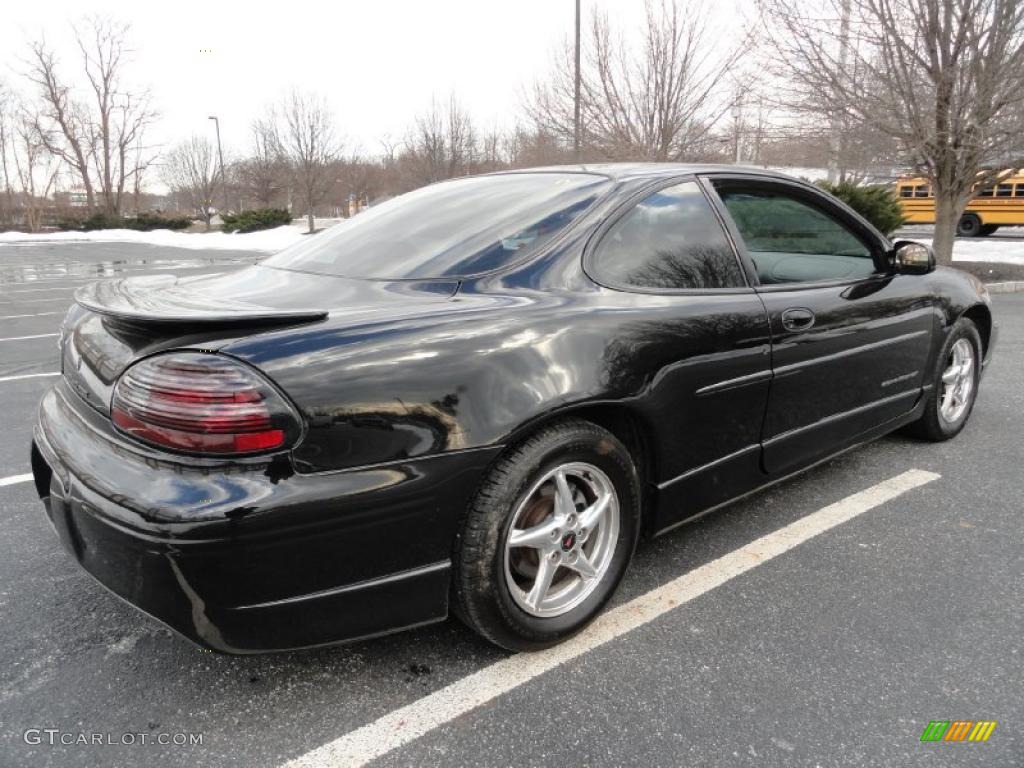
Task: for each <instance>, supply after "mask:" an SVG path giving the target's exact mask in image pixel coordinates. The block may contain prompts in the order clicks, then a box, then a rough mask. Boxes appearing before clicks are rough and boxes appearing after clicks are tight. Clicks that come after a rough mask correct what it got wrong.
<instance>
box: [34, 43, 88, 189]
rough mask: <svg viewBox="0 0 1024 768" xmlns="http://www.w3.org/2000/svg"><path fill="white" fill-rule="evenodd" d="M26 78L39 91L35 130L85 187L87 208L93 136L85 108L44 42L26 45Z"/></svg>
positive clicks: (50, 150) (47, 147) (46, 145)
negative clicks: (40, 106) (28, 52)
mask: <svg viewBox="0 0 1024 768" xmlns="http://www.w3.org/2000/svg"><path fill="white" fill-rule="evenodd" d="M30 50H31V60H30V62H29V70H28V73H27V76H28V79H29V80H30V81H31V82H32V83H33V84H35V86H36V87H37V89H38V91H39V96H40V100H41V102H42V105H43V107H42V109H41V110H40V112H39V113H38V118H39V120H38V123H37V125H36V132H37V134H38V135H39V138H40V141H41V142H42V143H43V145H44V146H45V147H46V149H47V150H48V151H49V152H50V153H51V154H53V155H56V156H57V157H59V158H61V159H62V160H63V161H64V162H65V163H66V164H67V166H68V167H69V168H70V169H71V171H72V172H73V173H74V174H75V176H77V178H78V180H79V181H80V182H81V184H82V188H83V189H84V190H85V196H86V203H87V205H88V206H89V208H93V207H95V205H96V193H95V189H94V187H93V179H92V158H93V151H94V147H93V139H94V132H93V130H92V127H91V124H90V120H89V116H88V110H87V108H86V107H85V105H84V104H82V103H81V102H80V101H78V100H77V99H75V98H73V96H72V94H71V89H70V87H69V86H68V85H67V84H66V83H65V82H64V81H63V80H62V79H61V78H60V76H59V75H58V73H57V61H56V57H55V56H54V54H53V52H52V51H51V50H50V49H49V48H48V47H47V45H46V43H45V42H44V41H36V42H33V43H32V44H31V45H30Z"/></svg>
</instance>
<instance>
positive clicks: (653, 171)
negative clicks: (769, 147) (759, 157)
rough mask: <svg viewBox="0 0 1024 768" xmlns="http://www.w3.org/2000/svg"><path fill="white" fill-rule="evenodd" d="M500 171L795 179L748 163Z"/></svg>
mask: <svg viewBox="0 0 1024 768" xmlns="http://www.w3.org/2000/svg"><path fill="white" fill-rule="evenodd" d="M498 173H594V174H600V175H602V176H607V177H608V178H610V179H615V180H626V179H635V178H652V179H654V178H659V177H662V176H678V175H680V174H687V173H693V174H707V173H743V174H751V175H757V176H766V177H769V178H777V179H787V180H792V179H794V178H795V177H793V176H788V175H786V174H784V173H779V172H778V171H770V170H768V169H766V168H756V167H753V166H747V165H732V164H724V163H580V164H579V165H548V166H542V167H538V168H519V169H515V170H508V171H498Z"/></svg>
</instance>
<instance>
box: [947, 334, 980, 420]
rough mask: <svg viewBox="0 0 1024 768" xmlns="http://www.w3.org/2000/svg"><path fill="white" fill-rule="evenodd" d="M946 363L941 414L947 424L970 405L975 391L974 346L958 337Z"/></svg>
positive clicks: (957, 417) (959, 415) (957, 418)
mask: <svg viewBox="0 0 1024 768" xmlns="http://www.w3.org/2000/svg"><path fill="white" fill-rule="evenodd" d="M946 363H947V365H946V369H945V370H944V371H943V372H942V397H941V398H940V399H939V415H940V416H941V417H942V420H943V421H945V422H946V423H947V424H955V423H956V422H957V421H959V420H960V417H961V416H963V415H964V412H965V411H966V410H967V407H968V406H969V405H970V403H971V395H972V393H973V392H974V346H973V345H972V344H971V342H970V341H968V340H967V339H957V340H956V342H955V343H954V344H953V348H952V349H951V350H950V351H949V359H948V360H947V361H946Z"/></svg>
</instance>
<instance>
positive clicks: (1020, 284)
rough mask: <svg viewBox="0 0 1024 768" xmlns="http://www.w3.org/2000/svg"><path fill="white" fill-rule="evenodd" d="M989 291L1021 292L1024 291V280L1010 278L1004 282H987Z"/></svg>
mask: <svg viewBox="0 0 1024 768" xmlns="http://www.w3.org/2000/svg"><path fill="white" fill-rule="evenodd" d="M985 287H986V288H988V292H989V293H1019V292H1021V291H1024V280H1008V281H1006V282H1003V283H985Z"/></svg>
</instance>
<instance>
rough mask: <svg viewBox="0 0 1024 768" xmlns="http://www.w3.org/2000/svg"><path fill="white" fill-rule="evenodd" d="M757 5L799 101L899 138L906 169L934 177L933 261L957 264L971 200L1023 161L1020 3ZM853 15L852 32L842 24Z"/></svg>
mask: <svg viewBox="0 0 1024 768" xmlns="http://www.w3.org/2000/svg"><path fill="white" fill-rule="evenodd" d="M762 2H763V4H764V7H765V9H766V11H767V12H768V16H769V18H770V19H771V21H772V24H773V28H772V30H771V31H770V33H769V35H768V39H769V40H770V41H771V44H772V46H773V47H774V49H775V51H776V52H777V53H778V55H779V56H780V58H781V60H782V61H783V62H784V65H785V69H786V71H787V73H788V77H789V80H790V89H791V91H792V93H793V99H792V101H793V102H794V103H795V104H796V105H797V106H800V105H802V106H803V107H804V108H805V109H807V110H808V111H809V112H811V113H816V114H818V115H820V116H821V117H822V119H824V120H829V121H831V120H835V119H836V116H839V118H840V119H841V120H845V121H848V122H847V123H846V124H847V125H848V126H850V127H851V128H852V130H855V131H856V130H859V127H860V126H867V127H870V128H871V129H873V130H876V131H878V132H880V133H882V134H884V135H886V136H889V137H891V138H892V139H893V140H894V141H896V142H898V143H899V145H900V147H901V149H902V151H903V152H904V153H905V155H906V157H907V158H908V159H909V165H911V166H912V167H913V168H914V169H915V170H916V171H918V172H920V173H923V174H924V175H926V176H927V177H928V178H930V179H931V182H932V189H933V191H934V194H935V206H936V221H935V239H934V243H933V245H934V248H935V254H936V257H937V259H938V260H939V261H940V262H941V263H944V264H949V263H951V261H952V253H953V239H954V236H955V234H956V226H957V222H958V221H959V219H960V216H961V215H962V214H963V211H964V208H965V207H966V205H967V203H968V202H969V201H970V199H971V198H972V197H973V196H974V195H975V194H976V193H977V191H978V189H979V188H980V187H981V186H984V185H987V184H992V183H994V182H995V181H997V180H998V179H999V178H1000V177H1001V176H1002V175H1004V174H1005V173H1007V172H1008V171H1007V169H1012V167H1014V166H1019V165H1021V164H1022V162H1024V155H1022V154H1021V144H1020V141H1019V134H1020V132H1021V130H1024V120H1022V110H1021V109H1020V105H1021V103H1022V101H1024V3H1021V2H1020V1H1019V0H805V1H804V2H803V4H801V5H799V6H797V5H794V4H793V3H792V2H790V1H789V0H762ZM844 6H845V7H844ZM847 12H848V15H849V29H848V32H846V30H845V29H844V28H845V27H846V25H845V24H842V23H841V19H842V17H843V15H844V14H846V13H847ZM844 33H845V37H844ZM800 94H803V95H804V98H800ZM807 95H813V99H808V98H806V96H807Z"/></svg>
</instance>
